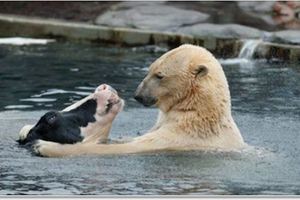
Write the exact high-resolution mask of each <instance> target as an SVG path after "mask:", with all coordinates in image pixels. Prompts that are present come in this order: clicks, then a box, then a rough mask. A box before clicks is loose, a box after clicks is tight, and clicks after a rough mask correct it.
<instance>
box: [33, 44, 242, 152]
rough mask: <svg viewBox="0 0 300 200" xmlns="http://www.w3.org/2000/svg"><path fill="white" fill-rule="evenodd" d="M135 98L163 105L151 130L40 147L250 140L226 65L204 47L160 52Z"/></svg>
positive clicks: (163, 146) (152, 146)
mask: <svg viewBox="0 0 300 200" xmlns="http://www.w3.org/2000/svg"><path fill="white" fill-rule="evenodd" d="M135 99H136V100H137V101H139V102H140V103H142V104H143V105H145V106H152V105H155V106H156V107H157V108H158V109H159V110H160V112H159V116H158V119H157V122H156V124H155V125H154V126H153V128H152V129H151V130H150V131H149V132H148V133H146V134H144V135H142V136H139V137H136V138H133V139H132V141H129V142H124V143H117V144H85V143H76V144H58V143H54V142H47V141H43V140H39V141H38V142H37V143H36V144H35V146H34V149H35V152H36V153H38V154H40V155H42V156H47V157H61V156H69V155H82V154H99V155H104V154H130V153H142V152H154V151H168V150H177V151H179V150H221V151H233V150H239V149H242V148H243V147H245V146H246V144H245V143H244V141H243V138H242V136H241V134H240V131H239V129H238V127H237V125H236V123H235V122H234V120H233V118H232V115H231V100H230V92H229V88H228V83H227V80H226V77H225V74H224V71H223V69H222V67H221V65H220V63H219V62H218V61H217V59H216V58H215V57H214V56H213V55H212V54H211V53H210V52H209V51H208V50H206V49H204V48H202V47H199V46H194V45H190V44H185V45H181V46H179V47H177V48H175V49H173V50H171V51H169V52H167V53H165V54H164V55H162V56H161V57H160V58H158V59H157V60H156V61H155V62H154V63H152V64H151V66H150V68H149V72H148V74H147V76H146V77H145V78H144V80H143V81H142V82H141V84H140V85H139V86H138V88H137V90H136V94H135Z"/></svg>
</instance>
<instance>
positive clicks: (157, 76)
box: [155, 73, 164, 80]
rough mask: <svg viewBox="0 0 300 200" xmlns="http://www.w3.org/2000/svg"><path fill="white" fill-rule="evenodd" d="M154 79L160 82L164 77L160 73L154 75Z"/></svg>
mask: <svg viewBox="0 0 300 200" xmlns="http://www.w3.org/2000/svg"><path fill="white" fill-rule="evenodd" d="M155 77H156V78H157V79H159V80H161V79H163V78H164V76H163V75H162V74H160V73H158V74H155Z"/></svg>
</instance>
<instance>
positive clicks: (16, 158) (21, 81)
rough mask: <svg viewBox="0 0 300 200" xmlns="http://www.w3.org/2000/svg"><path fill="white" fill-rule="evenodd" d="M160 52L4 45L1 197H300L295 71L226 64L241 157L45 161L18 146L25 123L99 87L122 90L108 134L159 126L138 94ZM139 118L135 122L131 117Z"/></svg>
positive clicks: (0, 60)
mask: <svg viewBox="0 0 300 200" xmlns="http://www.w3.org/2000/svg"><path fill="white" fill-rule="evenodd" d="M162 52H164V50H163V49H157V48H155V47H147V48H110V47H101V46H93V45H78V44H69V43H51V44H48V45H34V46H20V47H15V46H9V45H6V46H0V80H1V84H0V87H1V88H0V89H1V90H0V96H1V102H0V109H1V112H0V139H1V140H0V152H1V153H0V163H1V164H0V195H4V194H33V195H34V194H45V195H46V194H47V195H68V194H96V195H114V194H123V195H127V194H128V195H129V194H130V195H144V194H152V195H165V194H169V195H171V194H177V195H179V194H180V195H211V194H214V195H216V194H251V195H260V194H299V193H300V190H299V188H300V181H299V180H300V177H299V174H300V170H299V165H300V159H299V156H298V155H299V153H300V149H299V145H298V141H299V134H298V131H299V129H300V124H299V123H298V121H299V117H298V115H299V108H300V106H299V104H300V102H299V100H298V99H299V95H300V93H299V89H298V88H300V87H298V86H299V83H300V76H299V66H297V65H292V64H290V65H287V64H280V63H272V64H270V63H266V62H263V61H257V62H248V61H247V62H228V61H223V60H221V62H222V63H223V67H224V70H225V73H226V75H227V77H228V81H229V85H230V90H231V94H232V105H233V115H234V118H235V120H236V122H237V124H238V126H239V127H240V130H241V132H242V134H243V136H244V138H245V140H246V142H247V143H248V144H250V145H251V146H252V147H249V148H248V149H246V150H245V151H243V152H234V153H220V152H180V153H179V152H176V153H175V152H165V153H159V154H156V153H152V154H143V155H123V156H116V155H115V156H81V157H70V158H63V159H61V158H51V159H49V158H41V157H35V156H33V155H31V154H30V153H29V152H28V151H27V150H26V149H23V148H20V147H18V145H17V144H16V142H15V140H16V139H17V134H18V131H19V130H20V128H21V127H22V126H23V125H24V124H30V123H35V122H36V120H37V119H38V118H39V117H40V116H41V115H42V114H43V113H44V112H45V111H47V110H50V109H55V110H59V109H62V108H64V107H65V106H66V105H69V104H71V103H72V102H74V101H76V100H78V99H80V98H82V97H84V96H85V95H87V94H88V93H90V92H92V91H93V90H94V88H95V87H96V86H97V85H99V84H100V83H104V82H105V83H108V84H111V85H112V86H113V87H115V88H116V89H117V90H118V91H120V94H121V96H122V97H123V98H124V99H125V100H126V101H127V105H126V109H125V110H124V111H123V112H122V113H121V114H120V115H119V116H118V117H117V119H116V121H115V122H114V125H113V129H112V133H111V138H112V139H127V138H132V137H135V136H137V135H138V134H139V133H143V132H145V131H146V130H148V129H149V128H151V125H153V124H154V122H155V117H156V115H157V110H156V109H153V108H149V109H146V108H143V107H142V106H140V105H139V104H137V103H136V102H135V101H134V100H133V98H132V96H133V92H134V90H135V89H136V87H137V85H138V83H139V82H140V81H141V80H142V78H143V77H144V76H145V74H146V73H147V67H148V65H149V64H150V63H151V62H152V61H153V60H155V58H157V57H159V56H160V55H161V54H162ZM132 119H134V120H132Z"/></svg>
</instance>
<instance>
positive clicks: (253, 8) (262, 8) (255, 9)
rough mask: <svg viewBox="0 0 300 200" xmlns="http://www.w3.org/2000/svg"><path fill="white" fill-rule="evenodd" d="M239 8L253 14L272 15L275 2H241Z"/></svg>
mask: <svg viewBox="0 0 300 200" xmlns="http://www.w3.org/2000/svg"><path fill="white" fill-rule="evenodd" d="M237 4H238V6H239V7H240V8H241V9H242V10H244V11H247V12H252V13H256V14H257V13H260V14H262V13H268V14H271V12H272V7H273V5H274V1H265V2H263V1H258V2H257V1H240V2H237Z"/></svg>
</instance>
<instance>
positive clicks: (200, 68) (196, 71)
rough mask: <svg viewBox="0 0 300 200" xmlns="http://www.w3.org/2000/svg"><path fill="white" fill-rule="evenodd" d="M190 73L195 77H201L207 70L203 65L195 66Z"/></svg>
mask: <svg viewBox="0 0 300 200" xmlns="http://www.w3.org/2000/svg"><path fill="white" fill-rule="evenodd" d="M192 73H193V74H194V75H195V77H203V76H205V75H206V74H207V73H208V68H207V67H206V66H204V65H197V66H196V67H195V68H194V70H193V72H192Z"/></svg>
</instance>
